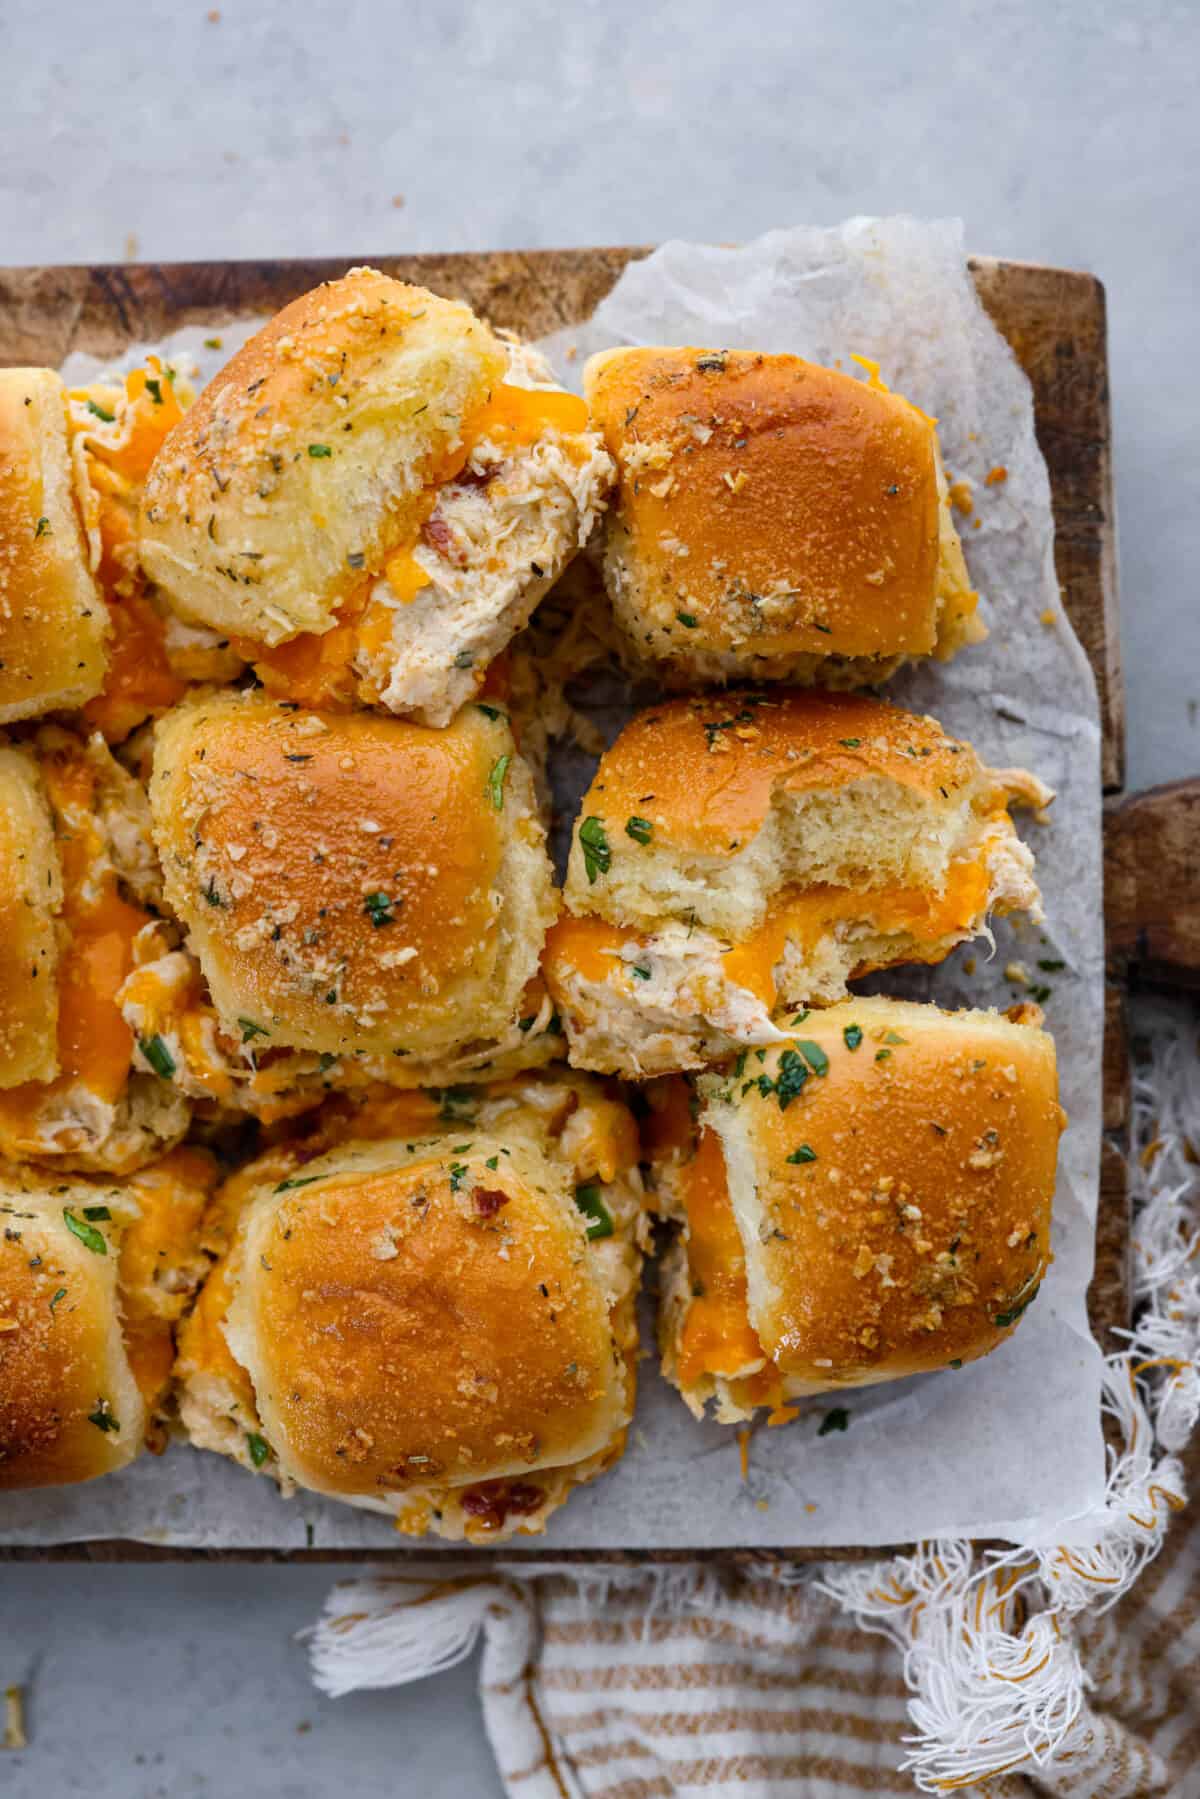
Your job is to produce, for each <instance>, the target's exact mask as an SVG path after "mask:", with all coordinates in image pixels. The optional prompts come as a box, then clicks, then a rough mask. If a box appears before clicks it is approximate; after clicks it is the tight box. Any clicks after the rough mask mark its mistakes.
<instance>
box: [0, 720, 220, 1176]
mask: <svg viewBox="0 0 1200 1799" xmlns="http://www.w3.org/2000/svg"><path fill="white" fill-rule="evenodd" d="M158 897H159V873H158V863H157V858H156V857H155V854H154V847H153V844H152V842H151V839H150V814H149V807H148V804H147V801H146V796H145V794H144V793H143V791H142V789H141V788H140V787H139V786H138V784H137V782H136V781H135V780H134V779H133V778H132V776H131V775H129V774H128V773H127V772H126V771H125V770H124V769H123V768H121V767H120V765H119V764H118V763H116V762H115V761H114V760H113V758H112V756H111V755H110V754H109V752H108V750H107V749H106V748H105V746H104V743H103V741H102V739H101V738H100V737H99V736H94V737H92V738H91V739H90V740H89V739H85V738H82V737H80V736H78V735H76V734H75V733H74V732H69V731H64V730H60V729H59V728H58V727H56V726H52V725H46V726H43V727H42V729H41V730H40V731H39V732H38V734H37V736H36V738H35V739H33V740H32V741H31V742H28V743H25V744H22V745H20V746H9V747H4V748H0V931H2V933H3V941H2V947H0V1155H3V1156H4V1157H6V1158H8V1159H9V1160H11V1161H16V1162H26V1161H30V1162H39V1163H44V1164H46V1165H47V1166H50V1167H59V1168H68V1169H79V1170H84V1171H88V1170H92V1171H104V1172H112V1173H127V1172H128V1171H129V1170H131V1169H133V1168H136V1167H138V1166H140V1165H141V1164H142V1163H144V1162H148V1161H150V1160H151V1159H152V1158H153V1157H155V1156H158V1155H161V1154H162V1152H163V1151H164V1150H165V1149H168V1148H170V1146H171V1145H172V1144H173V1143H175V1142H177V1141H178V1140H179V1139H180V1138H181V1137H182V1136H183V1134H184V1132H185V1130H186V1129H187V1125H188V1120H189V1116H190V1113H189V1108H188V1106H187V1105H186V1103H185V1101H184V1100H183V1098H182V1096H181V1095H177V1094H172V1093H170V1092H168V1091H166V1090H164V1088H163V1087H162V1084H161V1082H159V1081H157V1080H155V1079H154V1078H153V1077H151V1076H149V1075H147V1074H141V1073H138V1072H137V1071H136V1069H135V1067H134V1058H135V1044H134V1039H133V1036H132V1035H131V1033H130V1030H129V1027H128V1025H127V1024H126V1022H125V1019H124V1017H123V1016H122V1012H121V1005H120V989H121V985H122V983H123V981H124V980H125V978H126V976H127V975H128V974H129V972H130V970H131V969H132V967H133V965H134V957H135V951H134V945H135V942H136V940H137V938H138V936H139V933H141V932H142V931H143V930H144V929H145V928H146V926H147V925H148V924H149V923H150V922H151V914H150V912H149V911H148V910H147V908H148V906H150V905H153V904H155V903H156V902H157V899H158Z"/></svg>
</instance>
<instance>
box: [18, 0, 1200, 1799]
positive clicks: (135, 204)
mask: <svg viewBox="0 0 1200 1799" xmlns="http://www.w3.org/2000/svg"><path fill="white" fill-rule="evenodd" d="M1198 58H1200V7H1197V6H1196V5H1195V4H1194V3H1193V0H1177V3H1175V4H1170V3H1165V0H1133V4H1125V5H1120V6H1114V5H1107V4H1104V3H1103V0H1058V3H1057V4H1052V5H1047V4H1046V3H1045V0H1021V3H1020V4H1005V3H1004V0H983V3H981V4H977V3H975V0H919V3H913V0H870V3H869V4H868V3H860V4H855V0H841V3H840V4H806V5H791V6H789V5H786V4H776V5H765V4H761V3H745V0H743V3H742V4H740V5H737V6H736V7H730V8H726V7H722V6H719V5H717V4H715V3H714V0H695V3H693V4H686V3H683V0H671V3H668V4H662V5H658V6H654V5H646V4H641V5H638V4H633V3H631V0H610V4H608V5H607V6H593V7H587V8H585V7H583V6H579V5H576V6H571V5H570V4H563V3H562V0H560V3H559V4H548V3H545V0H528V3H527V4H524V5H505V4H501V3H499V0H494V3H493V4H491V5H482V4H466V3H463V0H441V3H440V4H428V5H427V4H418V5H404V4H402V3H399V0H342V3H341V4H337V5H330V4H324V3H318V0H292V3H291V4H288V5H284V4H281V3H280V0H260V3H259V4H250V3H249V0H245V3H242V0H225V3H224V4H222V5H221V6H220V9H219V17H217V18H215V19H214V18H213V17H212V16H211V15H210V14H209V12H208V11H207V9H206V7H205V5H204V4H203V0H188V3H187V4H179V3H178V0H174V3H173V4H170V5H163V4H161V3H159V4H154V3H153V0H106V4H105V5H103V6H93V5H84V4H81V3H80V0H60V3H59V4H58V5H51V6H46V5H43V6H33V5H31V4H29V3H28V0H7V4H6V5H4V6H3V7H2V8H0V68H3V69H4V71H5V74H6V79H5V115H4V124H3V138H2V144H3V154H2V156H0V258H2V259H3V260H4V261H6V262H69V261H87V260H101V259H111V260H120V259H122V258H123V257H125V256H134V255H140V256H143V257H154V258H169V257H184V258H186V257H217V256H283V255H341V254H345V255H347V256H348V257H349V256H356V255H361V254H364V253H383V252H401V251H404V250H421V249H443V250H452V249H468V248H476V249H479V248H491V247H500V246H521V245H528V246H535V245H546V244H571V243H622V242H650V241H655V240H659V239H661V238H664V237H667V236H671V235H681V236H689V237H699V238H709V239H716V240H727V239H733V238H745V237H748V236H750V235H753V234H754V233H756V232H758V231H761V230H764V229H767V228H768V227H770V226H773V225H779V224H788V223H792V222H795V221H799V220H807V221H812V222H816V223H832V222H834V221H836V220H837V219H838V218H841V217H843V216H844V215H846V214H847V213H852V212H885V211H892V210H901V209H903V210H908V211H912V212H916V213H922V214H941V213H959V214H961V215H962V216H963V217H964V218H965V220H966V224H967V233H968V242H969V244H970V245H971V247H972V248H974V249H977V250H980V251H988V252H992V253H995V254H998V255H1004V256H1013V257H1019V258H1027V259H1030V260H1035V261H1044V262H1051V263H1059V264H1064V265H1067V266H1073V267H1078V268H1088V269H1092V270H1094V271H1096V273H1098V274H1099V275H1100V276H1101V277H1102V278H1103V280H1104V281H1105V283H1106V285H1107V288H1108V296H1109V309H1110V328H1111V352H1112V367H1113V397H1114V406H1115V415H1116V467H1117V489H1118V504H1119V510H1120V520H1121V579H1122V589H1123V605H1124V644H1125V656H1126V676H1127V689H1128V696H1129V751H1130V761H1129V771H1130V781H1131V784H1132V785H1134V786H1142V785H1147V784H1149V783H1151V782H1156V781H1163V780H1168V779H1172V778H1174V777H1176V776H1180V775H1185V774H1194V773H1196V772H1198V771H1200V717H1198V711H1200V706H1198V702H1200V612H1198V609H1197V605H1196V598H1195V585H1194V583H1195V570H1196V565H1197V562H1198V561H1200V522H1198V512H1197V494H1198V493H1200V433H1198V432H1197V431H1196V428H1195V412H1196V378H1195V376H1194V374H1193V372H1192V357H1193V353H1194V342H1193V339H1194V333H1195V327H1196V299H1195V296H1196V294H1197V291H1200V230H1198V229H1197V227H1198V224H1200V220H1198V218H1197V204H1196V192H1197V189H1196V169H1197V162H1198V151H1200V127H1198V125H1197V110H1198V109H1197V102H1196V93H1195V72H1196V68H1197V63H1198ZM328 1578H329V1577H327V1576H326V1575H324V1574H323V1573H322V1572H321V1571H320V1570H319V1569H318V1570H314V1569H307V1568H304V1569H301V1568H297V1569H284V1568H266V1569H262V1570H250V1569H246V1568H240V1567H238V1568H216V1569H203V1568H192V1567H183V1568H175V1569H173V1568H169V1567H154V1568H144V1569H130V1570H120V1569H116V1568H83V1567H81V1568H64V1567H50V1568H45V1569H37V1568H17V1569H14V1568H5V1569H3V1570H2V1571H0V1686H4V1685H6V1684H8V1683H9V1682H11V1681H14V1680H15V1681H20V1682H24V1683H26V1684H27V1685H28V1688H29V1694H30V1701H29V1708H30V1723H31V1726H32V1730H33V1733H34V1735H33V1743H32V1746H31V1748H30V1749H29V1750H28V1751H26V1752H25V1753H23V1754H20V1755H12V1756H5V1757H4V1758H3V1763H2V1764H0V1785H2V1786H3V1788H4V1790H5V1791H6V1792H7V1793H9V1794H11V1795H12V1796H13V1799H35V1796H36V1799H47V1796H51V1799H56V1796H57V1795H58V1794H60V1793H62V1794H68V1793H72V1792H76V1791H79V1792H85V1791H86V1792H88V1793H90V1794H92V1795H95V1796H96V1799H110V1796H111V1799H157V1796H159V1795H165V1796H169V1799H176V1795H180V1796H182V1795H192V1794H206V1795H207V1794H217V1795H226V1794H228V1795H235V1794H236V1795H240V1794H242V1793H251V1792H252V1793H254V1794H256V1795H258V1796H259V1799H316V1796H319V1795H324V1794H327V1793H331V1792H333V1791H335V1790H336V1789H338V1788H340V1787H343V1786H345V1787H349V1788H352V1789H353V1791H354V1793H355V1795H356V1799H384V1796H385V1795H386V1796H387V1799H394V1796H396V1795H412V1796H413V1799H418V1796H420V1799H426V1796H428V1799H467V1796H471V1799H474V1796H475V1795H479V1796H480V1799H484V1796H486V1795H492V1794H494V1793H497V1792H498V1790H499V1789H498V1786H497V1783H496V1781H495V1776H494V1774H493V1773H492V1771H491V1764H490V1760H489V1758H488V1752H487V1747H486V1744H485V1742H484V1740H483V1737H482V1732H481V1730H480V1727H479V1723H478V1719H477V1714H476V1708H475V1704H474V1700H473V1693H472V1685H473V1681H472V1674H471V1671H470V1670H469V1669H460V1670H457V1671H456V1672H454V1673H452V1674H450V1675H446V1676H444V1677H442V1678H441V1679H440V1680H438V1681H436V1682H433V1683H430V1684H429V1685H428V1686H427V1687H425V1688H415V1689H407V1690H404V1691H401V1692H399V1693H392V1694H372V1695H363V1696H360V1697H357V1698H352V1699H345V1700H340V1701H337V1702H336V1703H334V1702H329V1701H325V1700H321V1699H319V1698H318V1697H317V1696H316V1695H315V1694H314V1693H313V1692H312V1690H311V1688H310V1687H309V1686H308V1684H307V1677H306V1669H305V1663H304V1656H303V1651H302V1649H301V1648H300V1647H299V1646H297V1645H296V1644H295V1643H294V1641H293V1640H292V1637H293V1633H294V1632H295V1631H296V1630H297V1629H298V1628H300V1627H301V1626H302V1625H304V1624H305V1623H307V1622H308V1621H309V1620H310V1619H311V1618H312V1617H313V1616H314V1615H315V1613H316V1611H317V1609H318V1607H319V1601H320V1598H321V1595H322V1594H323V1592H324V1590H325V1588H326V1586H327V1585H328Z"/></svg>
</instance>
